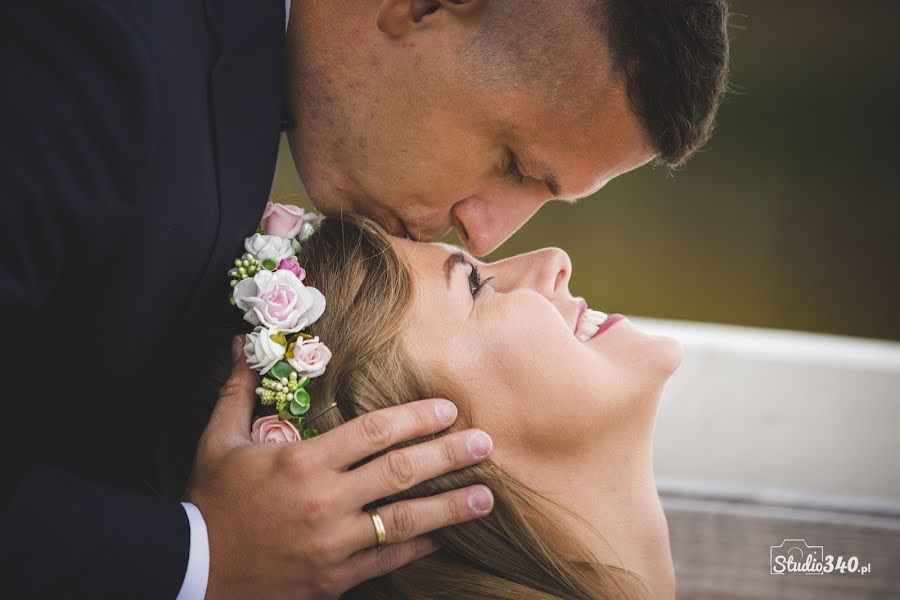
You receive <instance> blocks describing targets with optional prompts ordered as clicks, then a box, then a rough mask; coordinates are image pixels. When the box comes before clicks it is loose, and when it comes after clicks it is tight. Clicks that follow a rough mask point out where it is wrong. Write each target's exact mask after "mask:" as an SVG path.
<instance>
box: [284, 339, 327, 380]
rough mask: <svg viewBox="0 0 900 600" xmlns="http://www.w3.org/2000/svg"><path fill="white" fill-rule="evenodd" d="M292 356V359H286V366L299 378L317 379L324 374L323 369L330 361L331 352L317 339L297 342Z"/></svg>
mask: <svg viewBox="0 0 900 600" xmlns="http://www.w3.org/2000/svg"><path fill="white" fill-rule="evenodd" d="M293 355H294V356H293V358H288V364H289V365H291V366H292V367H294V370H295V371H297V374H298V375H299V376H301V377H318V376H319V375H321V374H322V373H324V372H325V367H326V366H327V365H328V361H329V360H331V350H329V349H328V346H326V345H325V344H323V343H322V342H320V341H319V338H317V337H314V338H313V339H311V340H297V344H296V345H295V346H294V351H293Z"/></svg>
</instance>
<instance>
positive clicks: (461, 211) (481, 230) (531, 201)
mask: <svg viewBox="0 0 900 600" xmlns="http://www.w3.org/2000/svg"><path fill="white" fill-rule="evenodd" d="M547 200H548V198H546V197H539V196H536V195H512V194H506V195H505V197H498V196H494V197H486V196H471V197H469V198H466V199H465V200H460V201H459V202H457V203H456V204H454V205H453V207H452V208H451V209H450V217H451V219H452V221H453V226H454V227H455V228H456V232H457V234H459V239H460V240H462V242H463V244H464V245H465V246H466V249H467V250H468V251H469V252H471V253H472V255H474V256H484V255H485V254H489V253H491V252H493V251H494V250H496V249H497V248H498V247H499V246H500V244H502V243H503V242H505V241H506V240H507V239H509V237H510V236H511V235H512V234H514V233H515V232H516V231H518V229H519V228H520V227H522V225H524V224H525V223H526V222H527V221H528V219H530V218H531V217H533V216H534V214H535V213H536V212H537V211H538V209H540V208H541V206H543V204H544V203H545V202H546V201H547Z"/></svg>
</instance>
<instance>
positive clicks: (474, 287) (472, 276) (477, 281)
mask: <svg viewBox="0 0 900 600" xmlns="http://www.w3.org/2000/svg"><path fill="white" fill-rule="evenodd" d="M469 266H470V267H471V268H472V270H471V271H469V291H470V292H472V298H473V299H475V298H477V297H478V292H480V291H481V289H482V288H483V287H484V286H485V284H487V283H488V282H489V281H490V280H491V279H493V277H488V278H487V279H485V280H482V279H481V273H480V272H479V271H478V267H476V266H475V264H474V263H469Z"/></svg>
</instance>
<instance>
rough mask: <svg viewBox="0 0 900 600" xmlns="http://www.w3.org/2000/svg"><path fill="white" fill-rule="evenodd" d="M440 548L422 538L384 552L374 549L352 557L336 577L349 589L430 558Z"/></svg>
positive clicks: (430, 540)
mask: <svg viewBox="0 0 900 600" xmlns="http://www.w3.org/2000/svg"><path fill="white" fill-rule="evenodd" d="M439 548H440V546H438V544H437V543H436V542H435V541H434V540H432V539H431V538H428V537H425V536H422V537H417V538H415V539H412V540H409V541H408V542H403V543H400V544H391V545H390V546H385V547H384V549H383V550H376V549H374V548H372V549H370V550H364V551H362V552H359V553H358V554H355V555H353V556H351V557H350V558H349V559H348V560H347V561H346V562H345V563H344V564H343V565H342V566H341V567H340V568H339V570H338V572H337V573H336V574H335V575H336V578H337V579H339V580H341V581H343V582H346V585H347V588H348V589H349V588H351V587H353V586H355V585H359V584H360V583H362V582H363V581H368V580H369V579H374V578H376V577H381V576H382V575H385V574H386V573H390V572H391V571H394V570H396V569H399V568H400V567H402V566H403V565H406V564H409V563H411V562H413V561H415V560H419V559H420V558H422V557H425V556H428V555H429V554H431V553H432V552H434V551H435V550H438V549H439Z"/></svg>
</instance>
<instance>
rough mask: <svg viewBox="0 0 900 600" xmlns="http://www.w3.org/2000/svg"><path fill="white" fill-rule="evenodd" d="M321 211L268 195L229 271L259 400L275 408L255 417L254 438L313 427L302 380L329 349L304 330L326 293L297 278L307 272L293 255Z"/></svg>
mask: <svg viewBox="0 0 900 600" xmlns="http://www.w3.org/2000/svg"><path fill="white" fill-rule="evenodd" d="M319 218H320V217H319V216H318V215H316V214H314V213H308V212H306V211H304V210H303V209H302V208H300V207H298V206H292V205H284V204H275V203H272V202H269V203H268V204H267V205H266V211H265V213H264V214H263V217H262V221H261V222H260V226H259V229H258V230H257V232H256V233H255V234H254V235H252V236H251V237H249V238H247V239H246V240H245V241H244V249H245V250H246V252H245V253H244V254H243V255H242V256H241V257H240V258H238V259H235V261H234V268H233V269H231V270H230V271H229V272H228V276H229V277H230V279H231V282H230V283H231V287H232V294H231V298H230V301H231V304H233V305H234V306H237V307H238V308H239V309H241V310H242V311H244V320H245V321H247V322H248V323H250V324H251V325H254V329H253V332H252V333H248V334H247V337H246V341H245V343H244V355H245V356H246V357H247V363H248V364H249V365H250V368H252V369H255V370H257V371H259V374H260V379H261V386H260V387H258V388H257V389H256V395H257V396H259V400H260V403H261V404H262V405H263V406H274V407H275V410H276V411H278V413H277V415H270V416H267V417H262V418H259V419H257V420H256V421H255V422H254V424H253V430H252V433H251V438H252V439H253V441H254V442H260V443H262V442H270V443H278V442H293V441H297V440H300V439H308V438H311V437H313V436H315V435H317V434H318V432H317V431H316V430H315V429H313V428H310V427H308V425H309V423H311V422H312V421H313V420H315V418H317V417H313V418H312V419H308V418H307V417H306V413H307V412H308V411H309V406H310V398H309V393H308V392H307V391H306V387H307V386H308V385H309V382H310V380H312V379H313V378H314V377H319V376H320V375H322V374H323V373H324V372H325V367H326V366H327V365H328V361H329V360H331V351H330V350H329V349H328V346H326V345H325V344H323V343H322V342H320V341H319V338H318V337H313V336H311V335H310V334H309V333H308V332H306V331H304V330H305V329H307V328H308V327H309V326H311V325H312V324H313V323H315V322H316V321H317V320H318V319H319V317H321V316H322V313H323V312H324V311H325V297H324V296H323V295H322V293H321V292H320V291H319V290H317V289H316V288H314V287H309V286H306V285H303V280H304V279H305V278H306V271H305V270H304V269H303V267H301V266H300V263H299V262H298V261H297V255H298V253H299V252H300V243H301V242H303V241H305V240H306V239H307V238H308V237H309V236H310V235H311V234H312V232H313V225H314V224H315V223H317V222H318V220H319ZM333 406H334V405H332V407H333Z"/></svg>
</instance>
